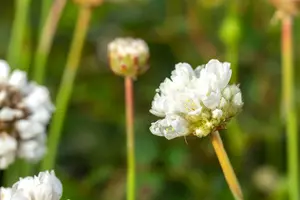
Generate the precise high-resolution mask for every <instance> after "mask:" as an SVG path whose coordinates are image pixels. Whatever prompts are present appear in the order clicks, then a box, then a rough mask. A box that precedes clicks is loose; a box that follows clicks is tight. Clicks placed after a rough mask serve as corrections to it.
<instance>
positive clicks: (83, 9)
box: [41, 5, 91, 170]
mask: <svg viewBox="0 0 300 200" xmlns="http://www.w3.org/2000/svg"><path fill="white" fill-rule="evenodd" d="M90 17H91V7H89V6H84V5H82V6H80V10H79V16H78V19H77V24H76V28H75V32H74V35H73V40H72V44H71V49H70V52H69V55H68V58H67V63H66V68H65V71H64V73H63V78H62V82H61V85H60V87H59V90H58V94H57V97H56V112H55V113H54V116H53V119H52V123H51V125H50V130H49V140H48V141H49V142H48V154H47V155H46V157H45V158H44V160H43V162H42V165H41V168H42V170H46V169H53V168H54V165H55V160H56V154H57V148H58V144H59V140H60V136H61V130H62V125H63V122H64V118H65V115H66V111H67V107H68V102H69V99H70V96H71V93H72V89H73V85H74V80H75V76H76V72H77V69H78V65H79V61H80V57H81V52H82V47H83V44H84V40H85V37H86V33H87V30H88V25H89V21H90Z"/></svg>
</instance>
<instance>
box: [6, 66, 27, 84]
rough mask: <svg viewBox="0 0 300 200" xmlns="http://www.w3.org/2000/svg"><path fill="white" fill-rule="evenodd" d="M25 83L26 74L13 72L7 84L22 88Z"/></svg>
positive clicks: (17, 71) (18, 71)
mask: <svg viewBox="0 0 300 200" xmlns="http://www.w3.org/2000/svg"><path fill="white" fill-rule="evenodd" d="M26 82H27V76H26V73H25V72H23V71H21V70H14V71H13V72H12V74H11V76H10V79H9V84H10V85H13V86H15V87H17V88H23V87H24V86H25V85H26Z"/></svg>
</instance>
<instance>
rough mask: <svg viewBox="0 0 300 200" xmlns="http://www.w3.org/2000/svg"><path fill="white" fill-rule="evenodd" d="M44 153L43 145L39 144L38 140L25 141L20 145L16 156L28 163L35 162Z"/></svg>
mask: <svg viewBox="0 0 300 200" xmlns="http://www.w3.org/2000/svg"><path fill="white" fill-rule="evenodd" d="M45 153H46V146H45V143H41V142H39V141H38V140H25V141H23V142H21V143H20V146H19V149H18V156H19V157H20V158H24V159H26V160H28V161H32V162H36V161H39V160H41V158H42V157H43V156H44V154H45Z"/></svg>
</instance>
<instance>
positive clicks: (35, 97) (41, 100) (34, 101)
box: [24, 86, 52, 111]
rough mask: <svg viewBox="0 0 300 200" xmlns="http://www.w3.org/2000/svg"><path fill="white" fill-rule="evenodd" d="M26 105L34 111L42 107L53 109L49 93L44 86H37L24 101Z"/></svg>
mask: <svg viewBox="0 0 300 200" xmlns="http://www.w3.org/2000/svg"><path fill="white" fill-rule="evenodd" d="M24 104H25V105H26V106H27V107H28V108H29V109H31V110H33V111H34V110H35V109H37V108H40V107H45V108H47V109H52V104H51V102H50V99H49V91H48V89H47V88H46V87H43V86H36V87H35V88H34V89H33V90H32V92H31V93H30V94H29V95H28V96H27V97H26V98H25V99H24Z"/></svg>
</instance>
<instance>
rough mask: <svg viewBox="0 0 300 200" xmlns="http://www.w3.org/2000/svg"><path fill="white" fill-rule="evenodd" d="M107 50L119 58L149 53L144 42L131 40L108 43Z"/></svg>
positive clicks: (123, 39) (118, 39) (116, 40)
mask: <svg viewBox="0 0 300 200" xmlns="http://www.w3.org/2000/svg"><path fill="white" fill-rule="evenodd" d="M108 50H109V51H111V52H115V53H116V54H117V55H119V56H128V55H130V56H138V55H140V54H148V53H149V48H148V45H147V44H146V42H145V41H144V40H141V39H133V38H116V39H115V40H113V41H112V42H111V43H109V45H108Z"/></svg>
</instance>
